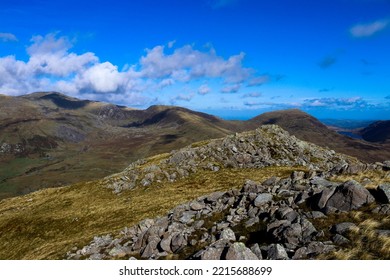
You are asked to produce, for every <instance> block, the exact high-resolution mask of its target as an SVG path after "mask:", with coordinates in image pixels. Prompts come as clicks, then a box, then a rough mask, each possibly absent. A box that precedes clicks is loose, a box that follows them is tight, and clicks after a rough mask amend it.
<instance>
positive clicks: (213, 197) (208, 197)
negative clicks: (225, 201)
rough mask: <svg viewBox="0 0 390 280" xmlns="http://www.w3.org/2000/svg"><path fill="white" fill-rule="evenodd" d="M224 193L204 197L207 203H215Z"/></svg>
mask: <svg viewBox="0 0 390 280" xmlns="http://www.w3.org/2000/svg"><path fill="white" fill-rule="evenodd" d="M224 194H225V193H224V192H214V193H211V194H209V195H208V196H207V197H206V201H207V202H216V201H217V200H218V199H220V198H221V197H222V196H223V195H224Z"/></svg>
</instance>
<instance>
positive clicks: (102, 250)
mask: <svg viewBox="0 0 390 280" xmlns="http://www.w3.org/2000/svg"><path fill="white" fill-rule="evenodd" d="M373 202H374V200H373V197H372V196H371V195H370V194H369V193H368V192H367V191H366V189H364V188H363V187H362V186H361V185H360V184H359V183H357V182H355V181H347V182H344V183H335V182H331V181H328V180H326V179H325V178H324V177H323V173H322V172H320V171H319V172H301V171H296V172H293V173H292V174H291V176H290V177H289V178H277V177H272V178H270V179H268V180H266V181H264V182H263V183H258V182H254V181H251V180H247V181H246V182H245V184H244V185H243V186H242V187H241V189H239V190H238V189H233V190H230V191H227V192H215V193H211V194H209V195H206V196H202V197H199V198H198V199H196V200H193V201H190V202H188V203H186V204H183V205H179V206H177V207H175V208H174V209H172V210H171V211H169V213H168V214H167V215H166V216H163V217H158V218H155V219H146V220H143V221H142V222H140V223H139V224H137V225H134V226H132V227H130V228H125V229H123V230H122V232H121V233H120V236H119V237H116V238H113V237H111V236H101V237H95V239H94V240H93V241H92V242H91V243H90V244H89V245H87V246H85V247H83V248H81V249H78V250H74V251H71V252H69V253H68V258H69V259H129V258H141V259H161V258H169V259H172V258H173V259H201V260H220V259H227V260H228V259H242V260H258V259H283V260H284V259H313V258H316V257H317V256H318V255H321V254H326V253H329V252H331V251H333V250H335V249H337V248H338V247H339V246H344V245H345V244H348V243H349V242H350V241H349V239H348V233H349V232H350V231H353V230H356V229H357V227H356V225H355V224H353V223H349V222H344V223H339V224H334V225H333V226H331V227H330V228H327V229H320V228H316V226H315V224H316V223H315V221H316V220H317V219H328V215H330V214H331V215H337V213H340V212H345V211H350V210H356V209H359V208H360V207H362V206H365V205H367V204H370V203H373ZM308 206H309V207H308ZM329 208H331V209H332V210H333V211H329ZM385 209H389V207H387V208H386V204H385V205H381V206H380V207H379V208H378V209H377V212H376V213H378V214H381V213H387V212H385V211H388V210H385ZM318 210H320V211H318ZM378 234H379V233H378Z"/></svg>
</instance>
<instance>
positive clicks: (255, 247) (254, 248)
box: [250, 243, 263, 260]
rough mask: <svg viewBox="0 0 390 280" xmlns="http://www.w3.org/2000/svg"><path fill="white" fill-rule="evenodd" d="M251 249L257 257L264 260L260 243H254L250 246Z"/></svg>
mask: <svg viewBox="0 0 390 280" xmlns="http://www.w3.org/2000/svg"><path fill="white" fill-rule="evenodd" d="M250 249H251V251H252V253H253V254H255V255H256V257H257V258H258V259H259V260H262V259H263V254H262V253H261V249H260V246H259V244H257V243H255V244H253V245H252V246H251V247H250Z"/></svg>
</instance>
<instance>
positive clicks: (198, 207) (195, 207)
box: [190, 201, 205, 211]
mask: <svg viewBox="0 0 390 280" xmlns="http://www.w3.org/2000/svg"><path fill="white" fill-rule="evenodd" d="M204 207H205V205H204V203H200V202H198V201H194V202H192V203H191V204H190V208H191V209H192V210H194V211H199V210H202V209H203V208H204Z"/></svg>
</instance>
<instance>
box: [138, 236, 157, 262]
mask: <svg viewBox="0 0 390 280" xmlns="http://www.w3.org/2000/svg"><path fill="white" fill-rule="evenodd" d="M159 241H160V239H158V238H155V239H153V240H151V241H150V242H149V243H148V245H146V247H145V249H144V250H142V255H141V258H144V259H149V258H151V257H153V256H156V255H157V254H158V250H157V245H158V243H159Z"/></svg>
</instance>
